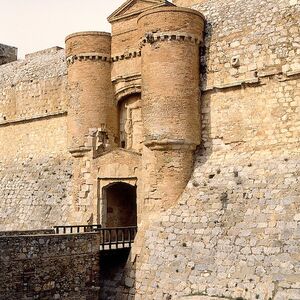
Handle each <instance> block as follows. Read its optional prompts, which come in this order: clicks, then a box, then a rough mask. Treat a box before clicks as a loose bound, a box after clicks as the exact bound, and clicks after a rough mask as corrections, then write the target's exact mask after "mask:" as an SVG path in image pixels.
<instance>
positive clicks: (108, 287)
mask: <svg viewBox="0 0 300 300" xmlns="http://www.w3.org/2000/svg"><path fill="white" fill-rule="evenodd" d="M135 274H136V270H135V265H134V264H133V263H131V253H130V249H119V250H114V251H103V252H102V253H101V256H100V299H101V300H115V299H134V296H135V293H136V287H135Z"/></svg>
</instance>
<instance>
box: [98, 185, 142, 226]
mask: <svg viewBox="0 0 300 300" xmlns="http://www.w3.org/2000/svg"><path fill="white" fill-rule="evenodd" d="M104 194H105V197H106V201H107V212H106V226H107V227H127V226H136V225H137V205H136V186H132V185H130V184H128V183H124V182H117V183H113V184H111V185H109V186H107V187H104Z"/></svg>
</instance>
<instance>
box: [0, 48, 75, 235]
mask: <svg viewBox="0 0 300 300" xmlns="http://www.w3.org/2000/svg"><path fill="white" fill-rule="evenodd" d="M65 74H66V65H65V61H64V51H63V50H60V49H58V48H51V49H48V50H44V51H42V52H40V53H39V52H38V53H34V54H30V55H28V56H27V57H26V59H25V60H23V61H17V62H13V63H10V64H6V65H3V66H0V199H1V201H0V212H1V213H0V224H1V225H0V230H23V229H30V230H32V229H41V228H48V227H51V226H53V225H58V224H62V223H63V224H65V223H67V218H68V213H69V211H70V205H71V200H70V196H69V188H70V178H71V174H72V164H71V162H70V161H69V160H68V155H69V154H68V153H67V120H66V109H67V107H66V79H65Z"/></svg>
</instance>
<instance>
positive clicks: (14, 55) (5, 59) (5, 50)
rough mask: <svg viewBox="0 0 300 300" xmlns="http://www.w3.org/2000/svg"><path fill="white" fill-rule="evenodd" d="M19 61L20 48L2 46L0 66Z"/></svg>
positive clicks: (0, 48)
mask: <svg viewBox="0 0 300 300" xmlns="http://www.w3.org/2000/svg"><path fill="white" fill-rule="evenodd" d="M17 59H18V48H16V47H12V46H7V45H3V44H0V65H4V64H7V63H10V62H13V61H16V60H17Z"/></svg>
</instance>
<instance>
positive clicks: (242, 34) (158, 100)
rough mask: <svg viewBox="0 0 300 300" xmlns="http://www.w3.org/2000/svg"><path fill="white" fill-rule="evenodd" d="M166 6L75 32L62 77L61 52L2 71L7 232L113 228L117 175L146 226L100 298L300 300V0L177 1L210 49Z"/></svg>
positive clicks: (130, 7)
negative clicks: (131, 191)
mask: <svg viewBox="0 0 300 300" xmlns="http://www.w3.org/2000/svg"><path fill="white" fill-rule="evenodd" d="M163 2H164V1H155V0H153V1H152V0H151V1H147V3H146V2H145V1H127V2H126V3H125V4H124V6H122V7H121V8H120V10H117V11H116V12H115V14H113V15H112V16H111V18H110V21H111V22H112V37H111V43H110V41H109V40H110V36H109V35H107V34H103V33H93V34H89V33H79V34H75V35H73V38H74V39H73V44H72V43H70V42H67V63H68V70H69V78H68V79H67V78H66V76H65V75H66V72H67V69H66V64H65V59H64V54H63V53H62V51H60V50H58V49H56V50H55V49H54V50H51V51H50V52H47V51H46V52H45V53H40V54H36V55H33V56H31V57H28V58H27V63H26V60H25V62H14V63H11V64H6V65H4V66H1V67H0V73H1V75H3V76H1V77H0V83H2V84H1V91H2V93H0V112H1V113H0V114H2V115H1V116H0V117H2V123H1V124H0V143H1V148H0V154H1V158H0V162H1V163H0V183H1V186H0V196H1V198H2V199H3V201H2V202H1V203H0V224H1V226H2V227H1V229H15V230H18V229H21V228H25V229H34V228H40V227H41V226H42V225H43V224H44V225H47V226H52V225H55V223H57V222H60V223H67V222H68V223H87V222H90V223H93V222H101V223H103V224H110V223H109V222H108V220H107V218H108V216H110V215H113V216H114V217H115V216H116V215H118V214H119V210H118V209H119V207H111V206H109V205H107V203H108V198H107V195H106V193H107V191H108V187H111V186H114V185H116V184H119V183H120V182H122V183H124V184H128V185H130V186H133V187H135V186H137V206H138V209H137V212H138V213H137V214H138V223H139V233H138V236H137V238H136V240H135V243H134V246H133V248H132V252H131V254H130V256H129V258H128V261H127V264H125V263H124V261H123V263H124V264H125V266H124V268H121V267H120V268H116V270H117V271H116V272H115V274H113V275H111V274H110V275H111V276H110V277H109V278H107V280H106V281H105V280H104V283H105V284H107V288H106V289H105V291H104V292H103V295H105V297H106V298H105V299H107V300H108V299H124V298H125V299H126V298H128V299H133V298H135V299H143V300H147V299H149V300H150V299H151V300H152V299H168V300H170V299H182V297H183V299H185V298H184V297H187V298H186V299H201V300H216V299H247V300H252V299H253V300H254V299H263V300H269V299H275V300H277V299H278V300H279V299H280V300H281V299H283V300H287V299H300V296H299V293H300V266H299V258H300V251H299V249H300V244H299V241H300V239H299V237H300V228H299V226H300V223H299V221H300V216H299V211H300V207H299V203H300V201H299V199H300V198H299V197H300V190H299V186H300V185H299V180H300V173H299V170H300V153H299V149H300V110H299V102H300V80H299V76H300V50H299V43H300V40H299V35H300V32H299V19H300V3H299V1H297V0H253V1H240V0H231V1H222V0H215V1H209V0H198V1H180V0H179V1H174V3H178V4H180V5H193V8H194V9H196V10H198V11H200V12H202V13H203V14H204V15H205V18H206V24H205V25H206V26H205V37H204V41H202V32H201V30H202V26H203V23H202V22H200V21H199V20H202V18H201V14H199V13H198V12H196V11H191V10H185V9H177V8H174V7H173V6H170V4H169V3H166V4H165V3H163ZM150 7H152V8H154V7H155V8H154V9H153V10H147V9H149V8H150ZM155 16H158V17H155ZM87 35H90V36H94V37H95V36H97V37H98V38H95V39H94V38H91V37H89V38H88V39H87V37H86V36H87ZM83 36H84V37H83ZM99 36H101V38H99ZM100 40H101V42H100ZM69 43H70V44H69ZM199 46H200V61H199V53H198V47H199ZM101 47H102V48H101ZM77 50H78V51H77ZM79 50H80V51H79ZM100 52H101V53H100ZM199 65H200V66H199ZM199 68H200V71H199ZM102 72H105V74H103V73H102ZM98 75H99V76H98ZM110 80H111V82H112V86H111V85H110ZM68 83H69V84H70V83H71V85H72V87H71V88H70V85H69V86H68V85H67V84H68ZM200 89H201V100H200V102H201V105H198V97H199V96H200ZM110 93H111V94H110ZM112 94H114V95H112ZM32 99H34V100H32ZM107 101H110V102H109V104H108V106H105V105H104V104H105V103H107ZM200 106H201V110H200V111H199V107H200ZM111 107H113V111H112V112H111V115H110V113H109V110H110V108H111ZM70 109H72V110H73V111H72V112H71V113H70ZM116 109H117V110H118V117H119V120H118V122H119V124H118V126H111V124H115V121H116V120H115V119H116V114H115V112H116ZM67 111H69V114H68V115H67ZM48 113H49V114H48ZM199 114H200V115H201V122H199V121H200V120H199V119H200V115H199ZM36 115H37V116H36ZM110 116H112V118H111V119H110ZM67 119H68V121H69V122H68V124H69V127H68V126H67ZM70 119H72V120H71V121H73V123H74V124H75V125H76V126H74V127H72V125H71V126H70ZM71 123H72V122H71ZM200 123H201V125H199V124H200ZM117 127H119V129H120V130H116V128H117ZM74 128H75V129H76V130H73V129H74ZM111 128H113V129H111ZM77 129H78V130H77ZM70 131H72V132H71V136H72V137H73V138H74V140H75V142H76V143H75V144H76V145H75V146H76V147H77V148H76V149H75V150H74V149H73V150H72V149H71V154H72V157H71V155H69V153H68V151H67V148H68V143H67V138H66V136H67V134H68V133H69V134H70ZM200 135H201V144H200V145H198V144H199V142H200ZM3 145H4V146H3ZM196 146H198V147H197V151H196V152H195V151H194V150H195V149H196ZM121 148H123V149H121ZM194 161H195V164H194V167H193V163H194ZM70 177H72V178H70ZM48 196H51V197H50V198H48ZM62 199H63V200H62ZM114 209H115V211H116V210H118V214H116V213H115V211H114ZM16 218H18V222H16ZM19 220H20V221H19ZM114 221H115V220H114ZM114 224H117V223H114ZM124 225H126V224H124ZM45 241H46V240H45V239H44V238H42V239H41V240H38V241H36V242H37V243H41V245H44V243H45ZM42 247H44V246H42ZM45 251H46V250H45ZM12 253H13V251H12ZM49 286H50V287H51V283H49ZM110 289H111V290H113V291H110ZM53 297H54V298H57V299H59V297H62V296H61V294H60V293H55V294H54V295H53Z"/></svg>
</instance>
